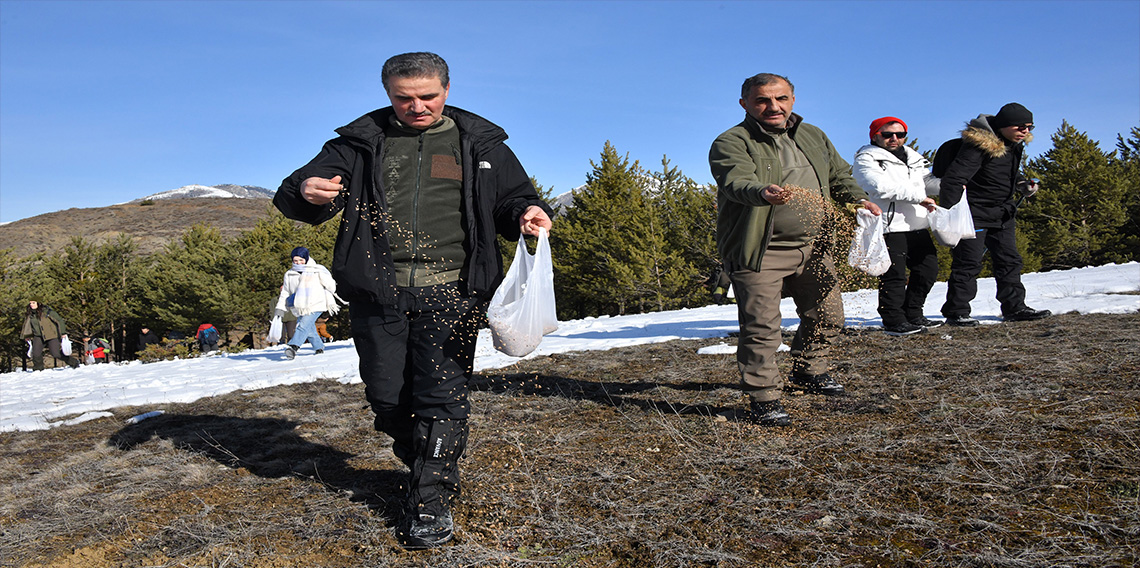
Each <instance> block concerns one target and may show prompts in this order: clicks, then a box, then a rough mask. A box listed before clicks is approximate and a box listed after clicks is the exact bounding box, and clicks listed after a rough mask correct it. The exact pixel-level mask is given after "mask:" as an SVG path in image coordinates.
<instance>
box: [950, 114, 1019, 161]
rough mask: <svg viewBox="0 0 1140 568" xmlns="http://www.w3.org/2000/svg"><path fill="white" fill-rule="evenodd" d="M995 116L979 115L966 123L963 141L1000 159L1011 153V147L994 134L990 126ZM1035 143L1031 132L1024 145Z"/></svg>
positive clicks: (998, 135) (991, 156)
mask: <svg viewBox="0 0 1140 568" xmlns="http://www.w3.org/2000/svg"><path fill="white" fill-rule="evenodd" d="M991 118H993V115H990V114H979V115H978V118H975V119H973V120H971V121H970V122H968V123H966V129H965V130H963V131H962V140H964V141H965V142H966V143H967V144H970V145H971V146H977V147H978V148H981V150H982V152H984V153H985V154H986V155H987V156H989V157H990V158H1000V157H1002V156H1004V155H1005V153H1006V152H1008V151H1009V146H1007V145H1006V143H1005V141H1004V140H1003V139H1002V137H1001V135H1000V134H998V133H997V132H994V129H993V127H992V126H990V119H991ZM1032 141H1033V133H1032V132H1030V133H1028V135H1027V136H1026V137H1025V141H1024V142H1022V143H1023V144H1025V143H1029V142H1032Z"/></svg>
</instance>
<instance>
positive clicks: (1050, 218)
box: [1020, 122, 1129, 270]
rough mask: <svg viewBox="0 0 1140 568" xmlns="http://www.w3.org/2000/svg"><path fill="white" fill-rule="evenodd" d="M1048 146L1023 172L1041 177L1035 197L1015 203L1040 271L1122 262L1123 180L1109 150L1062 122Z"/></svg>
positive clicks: (1124, 258) (1126, 186) (1124, 183)
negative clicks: (1051, 145)
mask: <svg viewBox="0 0 1140 568" xmlns="http://www.w3.org/2000/svg"><path fill="white" fill-rule="evenodd" d="M1052 141H1053V148H1051V149H1050V150H1049V151H1047V152H1046V153H1045V154H1044V155H1043V156H1041V157H1039V158H1037V159H1034V160H1032V161H1031V162H1030V163H1029V166H1028V172H1029V175H1030V176H1032V177H1037V178H1039V179H1040V180H1041V189H1040V191H1039V192H1038V194H1037V196H1036V198H1035V199H1029V200H1027V201H1026V202H1025V203H1024V204H1023V205H1022V207H1021V210H1020V215H1021V217H1022V219H1023V223H1022V224H1021V225H1022V226H1021V228H1022V229H1023V230H1024V232H1025V234H1026V235H1027V236H1028V237H1029V238H1028V239H1027V241H1028V245H1029V249H1030V251H1031V252H1032V253H1034V254H1037V255H1039V256H1040V257H1041V261H1042V268H1044V269H1046V270H1050V269H1059V268H1074V267H1081V266H1089V265H1098V264H1104V263H1109V262H1124V261H1127V260H1129V258H1128V255H1127V254H1124V253H1123V251H1122V250H1121V241H1122V235H1123V231H1124V230H1125V226H1126V223H1127V215H1126V210H1125V203H1126V201H1127V193H1128V184H1127V178H1126V176H1125V175H1124V173H1123V172H1122V171H1121V169H1120V168H1115V167H1113V165H1112V159H1113V156H1114V154H1115V152H1112V153H1108V154H1106V153H1104V152H1103V151H1101V149H1100V147H1099V145H1098V144H1097V143H1096V142H1095V141H1093V140H1091V139H1089V137H1088V136H1087V135H1086V134H1085V133H1083V132H1079V131H1077V129H1076V128H1074V127H1073V126H1072V125H1070V124H1069V123H1068V122H1062V124H1061V127H1060V128H1059V129H1058V130H1057V132H1056V133H1055V134H1054V135H1053V136H1052Z"/></svg>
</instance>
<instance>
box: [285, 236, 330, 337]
mask: <svg viewBox="0 0 1140 568" xmlns="http://www.w3.org/2000/svg"><path fill="white" fill-rule="evenodd" d="M290 256H291V257H292V260H293V267H292V268H290V269H289V270H288V271H286V272H285V279H284V281H282V283H281V294H280V295H279V296H278V297H277V308H276V316H277V317H282V316H284V315H285V310H289V311H290V312H292V313H293V315H295V316H297V327H296V331H294V332H293V337H291V338H289V343H288V345H286V346H285V358H286V359H292V358H294V357H296V356H297V351H298V350H300V349H301V346H302V345H304V344H305V340H308V341H309V343H311V344H312V345H313V348H314V349H316V351H317V354H320V353H324V351H325V344H324V342H323V341H321V336H320V334H319V333H317V318H319V317H321V314H322V313H324V312H329V314H336V312H337V311H338V310H339V309H340V306H339V305H338V304H337V301H336V281H335V280H333V277H332V274H331V273H330V272H329V270H328V269H327V268H325V267H324V266H321V265H320V264H317V262H316V261H315V260H312V259H310V258H309V249H307V248H305V247H297V248H295V249H293V252H292V253H291V254H290Z"/></svg>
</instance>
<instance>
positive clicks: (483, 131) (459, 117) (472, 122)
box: [336, 106, 507, 151]
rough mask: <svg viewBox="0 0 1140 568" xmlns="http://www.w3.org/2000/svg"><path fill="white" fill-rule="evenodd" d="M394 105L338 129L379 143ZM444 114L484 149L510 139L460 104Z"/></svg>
mask: <svg viewBox="0 0 1140 568" xmlns="http://www.w3.org/2000/svg"><path fill="white" fill-rule="evenodd" d="M394 114H395V111H393V110H392V107H390V106H389V107H384V108H381V109H377V110H374V111H372V112H370V113H368V114H366V115H364V116H362V117H360V118H358V119H356V120H354V121H352V122H350V123H348V124H346V125H344V126H342V127H340V128H337V129H336V133H337V134H340V135H341V136H344V137H346V138H355V139H357V140H361V141H363V142H365V143H367V144H369V145H371V146H378V145H379V143H380V141H381V140H383V139H384V127H385V126H386V125H387V124H388V121H389V118H390V117H392V116H394ZM443 115H444V116H446V117H448V118H450V119H452V120H454V121H455V124H456V126H458V127H459V132H460V135H461V136H469V137H470V138H471V140H472V142H473V143H474V145H475V149H476V150H477V151H478V150H485V149H487V148H489V147H491V146H494V145H496V144H500V143H502V142H503V141H505V140H506V139H507V133H506V131H505V130H503V129H502V128H500V127H499V126H498V125H496V124H495V123H493V122H491V121H489V120H487V119H485V118H483V117H481V116H479V115H477V114H475V113H473V112H468V111H466V110H463V109H461V108H459V107H454V106H445V107H443Z"/></svg>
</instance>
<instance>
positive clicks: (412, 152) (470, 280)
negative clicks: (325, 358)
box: [273, 53, 552, 548]
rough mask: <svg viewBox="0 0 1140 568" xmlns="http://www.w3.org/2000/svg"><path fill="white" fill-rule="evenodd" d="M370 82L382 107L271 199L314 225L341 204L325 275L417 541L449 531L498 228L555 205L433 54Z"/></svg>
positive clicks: (515, 228) (399, 62)
mask: <svg viewBox="0 0 1140 568" xmlns="http://www.w3.org/2000/svg"><path fill="white" fill-rule="evenodd" d="M381 79H382V81H383V83H384V89H385V90H386V91H387V94H388V98H389V100H390V101H391V102H392V106H391V107H386V108H382V109H379V110H375V111H372V112H370V113H368V114H366V115H364V116H362V117H360V118H359V119H357V120H355V121H353V122H352V123H351V124H349V125H347V126H344V127H341V128H338V129H337V133H338V134H339V135H340V136H339V137H337V138H334V139H332V140H330V141H328V142H326V143H325V145H324V147H323V148H322V149H321V151H320V153H319V154H318V155H317V156H316V157H315V158H313V160H312V161H310V162H309V163H308V164H306V165H305V166H304V167H302V168H301V169H299V170H297V171H296V172H294V173H293V174H292V175H290V176H289V177H288V178H286V179H285V180H284V182H282V184H281V188H280V189H278V191H277V195H276V196H275V197H274V200H273V201H274V204H275V205H276V206H277V208H278V209H280V210H281V212H282V213H284V214H285V216H286V217H289V218H291V219H297V220H300V221H305V222H308V223H313V224H317V223H321V222H323V221H326V220H328V219H330V218H332V217H333V216H335V215H336V214H337V213H338V212H342V213H343V215H342V218H341V227H340V231H339V232H338V234H337V241H336V246H335V250H334V253H333V263H332V273H333V276H334V278H335V279H336V281H337V290H338V292H339V293H340V295H341V296H342V297H343V298H345V299H346V300H348V302H349V312H350V319H351V322H352V336H353V339H354V341H355V344H356V351H357V354H358V355H359V357H360V377H361V379H362V380H363V382H364V385H365V396H366V397H367V399H368V402H369V403H370V404H371V406H372V410H373V411H374V412H375V414H376V420H375V427H376V429H377V430H378V431H381V432H385V433H387V434H388V435H390V436H391V437H392V439H393V444H392V450H393V452H394V453H395V454H396V456H397V457H399V458H400V459H401V460H402V461H403V462H404V463H405V464H406V465H407V466H408V468H409V469H410V470H411V475H410V480H409V492H408V498H407V507H406V515H405V520H404V522H402V523H401V524H400V529H399V533H400V534H399V536H400V538H401V540H402V542H403V544H404V546H406V547H408V548H427V547H433V546H438V545H440V544H443V543H445V542H447V541H448V540H450V539H451V537H452V535H453V522H452V515H451V507H452V504H453V502H454V500H455V498H456V497H457V496H458V495H459V468H458V464H457V461H458V460H459V458H460V457H462V455H463V452H464V449H465V448H466V444H467V417H468V414H469V409H470V407H469V406H468V401H467V393H468V389H467V382H468V380H469V379H470V377H471V374H472V372H473V366H474V359H475V340H476V336H477V334H478V329H479V327H480V326H481V323H482V321H483V315H484V313H485V311H486V304H487V301H488V300H489V299H490V297H491V296H492V295H493V293H494V291H495V288H496V287H497V286H498V284H499V283H500V282H501V281H502V278H503V270H502V268H503V267H502V264H503V263H502V257H501V256H500V255H499V249H498V245H497V241H496V234H501V235H503V236H504V237H506V238H508V239H516V240H517V239H518V237H519V234H520V232H521V233H524V234H528V235H537V234H538V233H539V230H541V229H545V230H549V229H550V227H551V221H550V215H551V214H552V211H551V209H550V207H549V206H548V205H547V204H546V203H544V202H542V200H541V199H539V197H538V194H537V193H536V192H535V189H534V186H533V185H532V184H531V182H530V178H529V177H528V176H527V174H526V171H524V170H523V167H522V165H521V164H519V162H518V159H517V158H516V157H515V155H514V153H513V152H511V150H510V148H508V147H507V146H506V144H504V143H503V141H504V140H506V138H507V135H506V133H505V132H504V131H503V130H502V129H501V128H499V127H498V126H496V125H494V124H492V123H490V122H488V121H487V120H485V119H483V118H482V117H480V116H478V115H475V114H473V113H470V112H467V111H464V110H461V109H459V108H455V107H445V105H444V103H445V102H446V101H447V95H448V92H449V89H450V81H449V79H448V69H447V63H446V62H444V60H443V59H442V58H440V57H439V56H438V55H435V54H433V53H406V54H402V55H397V56H395V57H392V58H391V59H389V60H388V61H387V62H385V63H384V68H383V70H382V72H381Z"/></svg>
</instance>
